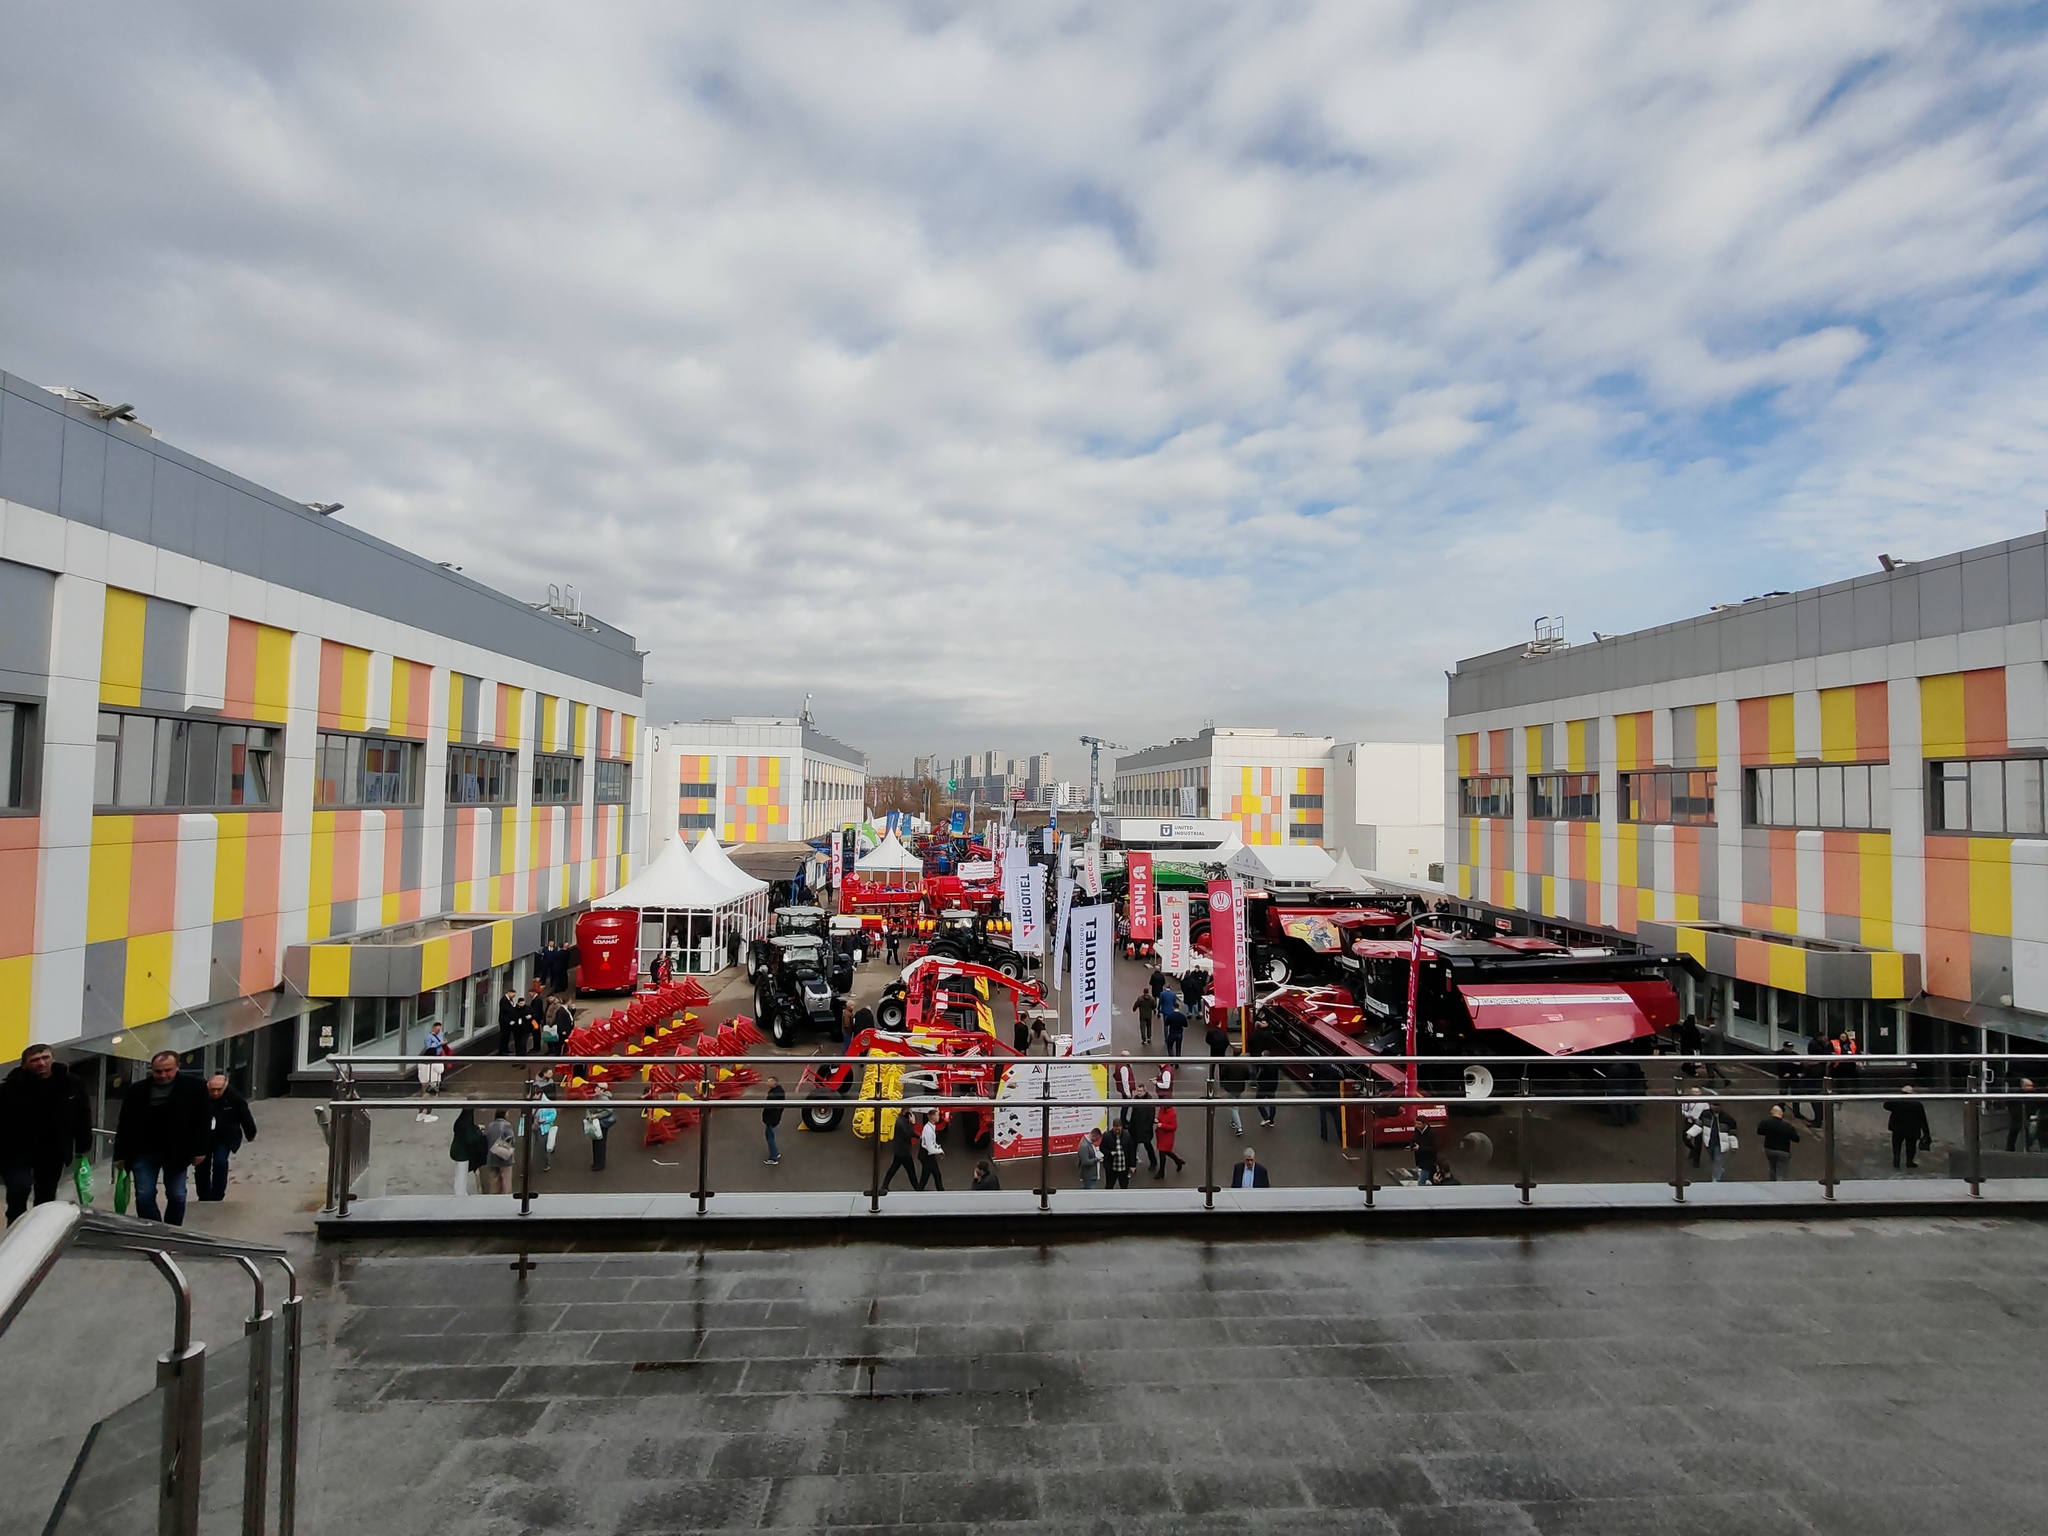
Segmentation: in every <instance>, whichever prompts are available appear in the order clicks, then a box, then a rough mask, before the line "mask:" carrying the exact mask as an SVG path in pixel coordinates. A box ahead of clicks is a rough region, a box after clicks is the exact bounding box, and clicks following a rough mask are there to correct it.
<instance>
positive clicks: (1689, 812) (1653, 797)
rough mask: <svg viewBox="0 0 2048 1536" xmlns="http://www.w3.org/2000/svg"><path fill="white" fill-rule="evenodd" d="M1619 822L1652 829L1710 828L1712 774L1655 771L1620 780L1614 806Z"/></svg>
mask: <svg viewBox="0 0 2048 1536" xmlns="http://www.w3.org/2000/svg"><path fill="white" fill-rule="evenodd" d="M1616 805H1617V810H1618V813H1619V815H1620V818H1621V819H1622V820H1623V821H1638V822H1645V823H1649V824H1651V825H1656V826H1677V827H1711V826H1712V825H1713V824H1714V770H1713V769H1711V768H1694V769H1689V770H1688V769H1670V768H1657V769H1652V770H1650V771H1648V772H1643V773H1624V774H1623V775H1622V776H1621V797H1620V799H1619V800H1618V801H1617V803H1616Z"/></svg>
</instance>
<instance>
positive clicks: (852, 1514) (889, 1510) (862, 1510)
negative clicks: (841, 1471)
mask: <svg viewBox="0 0 2048 1536" xmlns="http://www.w3.org/2000/svg"><path fill="white" fill-rule="evenodd" d="M902 1518H903V1479H902V1478H901V1477H896V1476H887V1477H876V1476H870V1475H866V1474H850V1475H845V1476H839V1477H778V1478H776V1479H775V1480H774V1482H773V1483H772V1484H771V1485H770V1487H769V1493H768V1499H767V1504H766V1507H765V1508H764V1509H763V1510H762V1512H761V1516H760V1523H761V1524H762V1525H763V1526H767V1527H771V1528H774V1529H778V1530H814V1529H817V1528H818V1527H821V1526H848V1525H851V1526H862V1525H873V1526H882V1527H895V1526H897V1525H900V1524H901V1523H902Z"/></svg>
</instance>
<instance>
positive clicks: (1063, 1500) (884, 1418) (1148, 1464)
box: [311, 1218, 2048, 1536]
mask: <svg viewBox="0 0 2048 1536" xmlns="http://www.w3.org/2000/svg"><path fill="white" fill-rule="evenodd" d="M326 1262H329V1263H332V1264H333V1266H334V1274H333V1286H334V1289H333V1291H332V1292H331V1300H330V1302H329V1304H328V1306H327V1308H326V1311H325V1314H324V1315H325V1319H326V1324H327V1327H328V1328H329V1329H331V1334H330V1335H329V1337H330V1338H331V1355H330V1359H331V1362H332V1367H331V1369H330V1370H325V1371H322V1372H321V1373H320V1380H321V1383H322V1391H323V1396H324V1401H323V1403H322V1405H321V1408H320V1411H319V1412H318V1414H317V1438H316V1445H315V1451H314V1454H315V1471H314V1486H313V1490H312V1496H313V1498H314V1499H315V1501H316V1505H315V1513H316V1519H315V1522H314V1524H313V1525H312V1526H311V1529H314V1530H333V1529H340V1528H341V1525H342V1524H345V1525H346V1526H347V1528H349V1529H375V1530H386V1531H391V1532H421V1533H426V1532H432V1533H435V1536H462V1533H468V1532H476V1533H479V1536H481V1533H487V1532H488V1533H491V1536H502V1533H505V1532H509V1531H630V1532H642V1531H645V1532H655V1531H671V1530H674V1531H685V1530H687V1531H703V1530H752V1529H758V1528H770V1529H815V1528H818V1527H822V1526H848V1527H863V1526H864V1527H870V1528H876V1529H889V1530H896V1529H913V1530H919V1531H939V1530H968V1529H975V1530H998V1531H1000V1530H1005V1529H1016V1530H1027V1529H1029V1530H1039V1529H1043V1530H1066V1531H1101V1532H1114V1533H1117V1536H1125V1533H1129V1532H1144V1531H1158V1532H1174V1533H1181V1532H1209V1531H1216V1532H1221V1531H1261V1532H1265V1531H1317V1532H1322V1531H1370V1532H1401V1533H1408V1536H1413V1533H1424V1532H1428V1533H1438V1532H1489V1533H1491V1532H1517V1531H1524V1532H1526V1531H1543V1532H1566V1531H1589V1532H1608V1533H1612V1532H1632V1531H1643V1532H1655V1533H1657V1536H1674V1533H1687V1532H1713V1533H1716V1536H1721V1533H1728V1532H1741V1533H1743V1536H1767V1533H1772V1532H1780V1531H1784V1532H1793V1531H1800V1532H1806V1531H1821V1532H1833V1531H1842V1532H1852V1531H1854V1532H1865V1531H1931V1530H1946V1529H1968V1530H1978V1531H2008V1530H2011V1531H2016V1530H2021V1529H2028V1528H2031V1527H2032V1526H2033V1525H2034V1524H2035V1523H2036V1519H2037V1516H2038V1513H2039V1509H2040V1505H2041V1500H2042V1497H2043V1495H2044V1494H2048V1476H2044V1474H2043V1472H2042V1470H2041V1466H2040V1460H2039V1457H2038V1454H2037V1441H2038V1433H2037V1426H2038V1424H2039V1423H2040V1422H2041V1419H2042V1415H2043V1413H2044V1410H2048V1371H2044V1366H2048V1359H2044V1356H2048V1350H2044V1348H2043V1344H2042V1335H2041V1332H2040V1330H2039V1328H2038V1326H2037V1321H2036V1319H2037V1313H2038V1306H2037V1302H2038V1293H2039V1281H2038V1277H2039V1274H2040V1272H2041V1270H2042V1267H2043V1264H2044V1262H2048V1231H2044V1229H2043V1228H2042V1227H2041V1226H2039V1225H2038V1224H2035V1223H2032V1222H2028V1221H2023V1220H2000V1219H1990V1218H1978V1219H1953V1220H1925V1221H1909V1220H1900V1219H1891V1220H1887V1219H1873V1220H1870V1221H1868V1222H1831V1223H1826V1224H1813V1225H1807V1224H1802V1223H1793V1222H1787V1223H1701V1224H1698V1225H1695V1226H1689V1227H1675V1228H1658V1229H1648V1228H1625V1229H1609V1230H1597V1231H1586V1232H1576V1233H1554V1234H1547V1235H1543V1236H1539V1237H1533V1238H1528V1239H1434V1240H1412V1241H1371V1240H1365V1239H1355V1238H1346V1237H1331V1238H1322V1239H1313V1240H1303V1241H1296V1242H1283V1243H1244V1244H1203V1243H1196V1242H1186V1241H1177V1240H1158V1241H1148V1240H1135V1239H1132V1240H1122V1241H1109V1242H1103V1243H1096V1244H1075V1245H1070V1246H1064V1247H1055V1248H1045V1249H1041V1248H1002V1249H961V1250H943V1249H941V1250H930V1249H923V1250H920V1249H911V1248H894V1247H881V1246H867V1245H854V1246H846V1247H838V1248H822V1249H808V1250H796V1251H777V1250H761V1251H733V1252H720V1251H702V1252H699V1251H674V1252H648V1253H633V1254H596V1253H593V1254H574V1255H537V1256H535V1257H534V1258H533V1260H532V1264H533V1267H532V1268H531V1269H530V1270H527V1269H522V1268H520V1267H518V1265H517V1264H516V1262H515V1260H514V1259H513V1258H512V1256H508V1255H505V1254H500V1253H489V1254H486V1253H470V1254H462V1255H445V1254H442V1255H433V1256H426V1255H423V1254H415V1253H413V1252H409V1251H402V1250H401V1251H393V1252H384V1253H379V1252H376V1251H364V1250H362V1249H342V1250H334V1251H332V1252H331V1254H330V1256H329V1258H328V1260H327V1261H326ZM344 1501H345V1502H346V1519H345V1521H341V1514H342V1509H343V1505H344ZM337 1521H340V1522H341V1523H337Z"/></svg>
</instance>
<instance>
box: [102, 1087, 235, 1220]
mask: <svg viewBox="0 0 2048 1536" xmlns="http://www.w3.org/2000/svg"><path fill="white" fill-rule="evenodd" d="M212 1136H213V1101H212V1100H211V1099H210V1098H208V1097H207V1094H206V1085H205V1084H204V1083H202V1082H201V1081H200V1080H199V1079H198V1078H197V1077H196V1076H194V1075H193V1074H191V1073H189V1072H180V1071H179V1070H178V1053H177V1052H176V1051H158V1052H157V1053H156V1054H155V1055H154V1056H152V1057H150V1058H149V1075H148V1076H147V1077H145V1078H143V1080H142V1081H141V1082H139V1083H134V1084H131V1085H130V1086H129V1088H128V1091H127V1092H126V1093H125V1094H123V1095H122V1097H121V1119H120V1122H119V1123H118V1124H117V1125H116V1126H115V1128H114V1166H115V1167H116V1168H126V1169H127V1170H128V1171H129V1172H130V1173H131V1174H133V1175H134V1176H135V1214H136V1215H138V1216H140V1217H142V1218H143V1219H144V1220H146V1221H169V1222H170V1224H171V1225H172V1226H174V1227H178V1226H183V1225H184V1224H185V1180H186V1178H187V1177H188V1176H189V1175H190V1173H191V1171H192V1169H193V1168H195V1167H196V1166H198V1165H199V1164H200V1163H203V1162H205V1161H206V1158H207V1144H208V1142H209V1141H211V1139H212ZM159 1177H161V1178H162V1179H163V1185H164V1205H163V1209H162V1211H159V1210H158V1209H157V1203H156V1185H157V1179H158V1178H159Z"/></svg>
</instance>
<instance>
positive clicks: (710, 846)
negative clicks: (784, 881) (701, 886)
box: [690, 827, 768, 940]
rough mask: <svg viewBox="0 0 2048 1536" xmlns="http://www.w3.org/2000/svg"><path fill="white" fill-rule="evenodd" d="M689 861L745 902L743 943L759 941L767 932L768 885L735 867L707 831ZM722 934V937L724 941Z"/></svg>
mask: <svg viewBox="0 0 2048 1536" xmlns="http://www.w3.org/2000/svg"><path fill="white" fill-rule="evenodd" d="M690 857H691V858H693V859H695V860H696V861H697V867H698V868H699V869H701V870H703V871H704V873H705V874H707V875H709V876H710V877H711V878H712V879H713V880H716V881H717V882H718V883H719V884H720V885H723V886H725V887H726V888H727V889H728V890H730V891H733V892H735V893H736V894H738V895H739V896H741V897H743V898H745V905H744V908H743V910H742V913H741V917H740V921H739V929H740V937H741V938H742V939H758V938H762V937H764V936H765V935H766V934H767V932H768V882H767V881H766V880H760V879H756V878H755V877H754V876H752V875H750V874H748V873H747V872H746V871H745V870H744V869H741V868H740V867H739V865H737V864H735V863H733V861H732V859H731V858H730V857H728V856H727V854H726V851H725V849H724V848H722V847H721V846H720V845H719V842H718V839H717V838H715V837H713V836H712V835H711V829H710V828H709V827H706V828H705V829H704V831H703V833H702V835H701V836H699V837H698V839H697V846H696V847H694V848H692V849H691V850H690ZM724 936H725V935H724V933H723V931H722V930H721V932H720V934H719V937H720V939H721V940H722V939H723V938H724Z"/></svg>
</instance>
